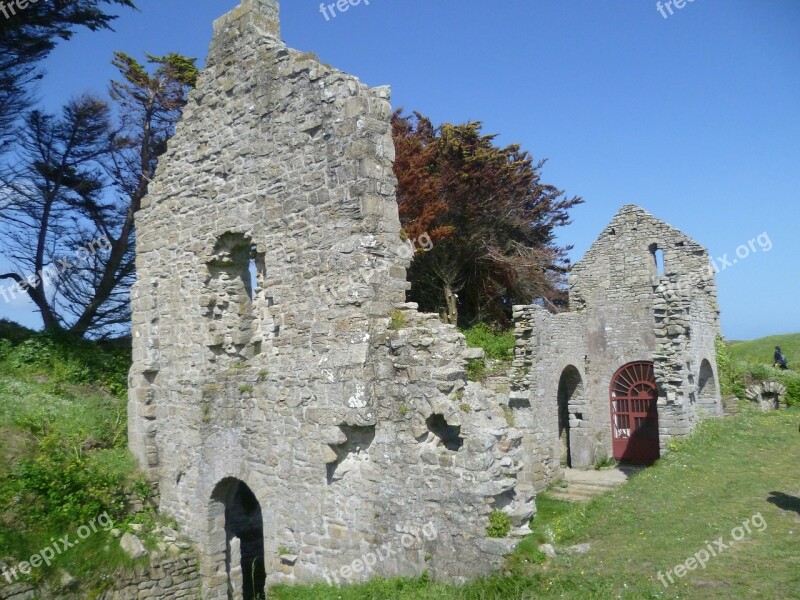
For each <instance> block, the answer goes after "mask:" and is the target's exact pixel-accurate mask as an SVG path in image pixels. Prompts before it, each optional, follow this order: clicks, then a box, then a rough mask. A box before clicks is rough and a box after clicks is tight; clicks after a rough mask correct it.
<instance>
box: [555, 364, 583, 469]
mask: <svg viewBox="0 0 800 600" xmlns="http://www.w3.org/2000/svg"><path fill="white" fill-rule="evenodd" d="M582 396H583V380H582V379H581V374H580V373H579V372H578V369H576V368H575V367H573V366H572V365H569V366H568V367H566V368H565V369H564V370H563V371H562V372H561V377H560V379H559V380H558V446H559V456H560V459H559V460H560V463H561V466H562V467H567V468H571V467H579V468H582V467H585V466H586V465H585V464H583V462H585V461H581V460H578V461H575V460H574V459H575V456H574V455H575V445H576V443H577V442H578V437H579V436H578V431H577V428H578V427H579V426H580V425H581V423H582V421H583V413H581V412H578V411H579V410H582V408H581V406H582ZM575 462H577V463H580V464H573V463H575Z"/></svg>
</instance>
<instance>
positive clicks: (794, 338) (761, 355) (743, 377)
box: [717, 333, 800, 405]
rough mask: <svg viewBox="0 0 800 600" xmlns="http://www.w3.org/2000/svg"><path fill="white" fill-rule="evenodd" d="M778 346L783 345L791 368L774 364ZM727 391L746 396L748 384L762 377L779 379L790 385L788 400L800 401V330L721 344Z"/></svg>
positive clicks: (793, 402)
mask: <svg viewBox="0 0 800 600" xmlns="http://www.w3.org/2000/svg"><path fill="white" fill-rule="evenodd" d="M775 346H780V347H781V350H782V351H783V353H784V355H786V357H787V359H788V363H789V370H788V371H783V370H780V369H775V368H773V366H772V360H773V353H774V352H775ZM717 357H718V361H719V365H720V379H721V381H722V391H723V394H735V395H736V396H738V397H739V398H742V397H743V396H744V390H745V388H746V387H747V386H748V385H750V384H752V383H757V382H759V381H766V380H768V379H777V380H779V381H780V382H781V383H783V385H785V386H786V390H787V392H786V400H787V402H789V404H791V405H797V404H800V334H799V333H793V334H787V335H772V336H769V337H764V338H760V339H757V340H751V341H748V342H729V343H728V344H726V345H722V344H718V345H717Z"/></svg>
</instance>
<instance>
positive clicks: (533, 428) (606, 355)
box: [510, 205, 721, 490]
mask: <svg viewBox="0 0 800 600" xmlns="http://www.w3.org/2000/svg"><path fill="white" fill-rule="evenodd" d="M659 251H660V252H661V253H663V260H662V261H661V263H660V264H661V265H662V266H661V270H660V269H659V261H658V260H657V258H656V254H657V253H658V252H659ZM569 283H570V306H571V310H572V312H568V313H562V314H558V315H551V314H550V313H549V312H548V311H546V310H544V309H543V308H540V307H536V306H518V307H515V313H514V319H515V326H516V327H515V335H516V339H517V350H516V358H515V362H514V375H513V377H512V395H511V401H510V406H511V407H512V408H513V409H514V412H513V414H514V422H515V425H516V426H517V427H519V428H520V429H522V430H523V432H524V434H523V445H524V447H525V449H526V450H525V455H526V456H527V457H529V461H530V462H529V461H526V465H525V468H524V471H523V478H524V480H525V481H526V482H528V483H531V484H532V485H534V487H535V489H537V490H539V489H542V488H544V487H546V486H547V485H550V484H552V483H554V482H555V481H557V480H558V479H559V477H560V476H561V467H563V466H566V465H569V466H572V467H575V468H587V467H590V466H591V465H593V464H594V463H596V462H598V461H600V460H603V459H604V458H606V457H609V456H611V412H610V404H609V403H610V398H609V386H610V383H611V380H612V377H613V376H614V374H615V372H616V371H617V370H618V369H619V368H620V367H622V366H624V365H626V364H628V363H632V362H637V361H648V362H649V361H652V362H653V363H654V367H655V380H656V384H657V389H658V419H659V443H660V448H661V451H662V452H665V451H666V448H667V444H668V443H669V441H670V440H671V439H672V438H674V437H681V436H685V435H688V434H689V433H690V432H691V430H692V428H693V427H694V425H695V424H696V422H697V421H698V419H699V418H701V417H702V416H710V415H719V414H720V413H721V401H720V397H719V389H718V385H717V381H718V378H717V367H716V352H715V346H714V342H715V340H716V337H717V336H718V335H719V309H718V305H717V300H716V285H715V282H714V276H713V272H712V271H711V268H710V263H709V257H708V253H707V252H706V250H705V249H704V248H703V247H702V246H700V245H699V244H697V243H696V242H694V241H693V240H691V239H690V238H688V237H687V236H686V235H685V234H683V233H682V232H680V231H679V230H677V229H675V228H673V227H671V226H670V225H668V224H666V223H664V222H663V221H660V220H659V219H657V218H655V217H653V216H652V215H651V214H649V213H648V212H646V211H644V210H643V209H641V208H639V207H637V206H633V205H628V206H624V207H622V209H620V211H619V213H618V214H617V215H616V216H615V217H614V219H613V220H612V221H611V222H610V223H609V225H608V226H607V227H606V228H605V230H604V231H603V233H602V234H601V235H600V237H599V238H598V240H597V241H596V242H595V243H594V244H593V245H592V246H591V248H590V249H589V251H588V252H587V253H586V255H585V256H584V257H583V259H582V260H581V261H579V262H578V263H577V264H575V265H574V267H573V269H572V271H571V275H570V278H569ZM559 407H561V409H559ZM559 410H560V411H561V413H560V414H559ZM530 457H538V458H536V459H533V460H530Z"/></svg>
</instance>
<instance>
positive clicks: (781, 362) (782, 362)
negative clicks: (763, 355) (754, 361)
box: [775, 346, 789, 371]
mask: <svg viewBox="0 0 800 600" xmlns="http://www.w3.org/2000/svg"><path fill="white" fill-rule="evenodd" d="M775 365H776V366H779V367H780V368H781V369H783V370H784V371H785V370H786V369H788V368H789V367H788V366H786V357H785V356H784V355H783V352H781V347H780V346H775Z"/></svg>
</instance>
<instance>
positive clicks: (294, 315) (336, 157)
mask: <svg viewBox="0 0 800 600" xmlns="http://www.w3.org/2000/svg"><path fill="white" fill-rule="evenodd" d="M277 14H278V13H277V4H276V3H275V2H273V1H272V0H243V2H242V5H241V6H240V7H238V8H236V9H235V10H233V11H232V12H231V13H229V14H228V15H226V16H224V17H223V18H221V19H219V20H218V21H217V22H216V23H215V25H214V31H215V33H214V40H213V42H212V45H211V50H210V54H209V57H208V61H207V66H206V68H205V69H204V70H203V72H202V74H201V77H200V79H199V83H198V86H197V89H196V90H194V91H193V92H192V93H191V95H190V99H189V104H188V105H187V107H186V109H185V111H184V115H183V118H182V119H181V121H180V123H179V125H178V127H177V131H176V134H175V136H174V137H173V138H172V140H171V141H170V144H169V150H168V151H167V153H166V154H165V155H164V157H163V158H162V160H161V161H160V164H159V169H158V172H157V175H156V178H155V181H154V182H153V183H152V185H151V188H150V194H149V196H148V197H147V198H146V199H145V201H144V202H143V205H142V209H141V211H140V212H139V213H138V214H137V222H136V227H137V274H138V281H137V283H136V284H135V286H134V288H133V290H132V293H131V299H132V304H133V340H134V364H133V367H132V369H131V373H130V401H129V440H130V447H131V450H132V451H133V452H134V454H135V455H136V457H137V459H138V460H139V462H140V464H141V465H142V466H143V467H144V468H145V469H146V470H147V472H148V473H149V474H150V477H151V479H152V481H153V484H154V485H155V486H157V489H158V490H159V493H160V509H161V510H162V511H163V512H165V513H168V514H169V515H171V516H173V517H174V518H175V519H176V520H177V521H178V523H179V524H180V525H181V528H182V531H183V532H184V533H185V534H186V535H188V537H189V538H190V539H191V540H192V541H193V542H194V543H195V544H196V546H197V548H198V549H199V552H200V561H199V567H200V571H201V575H202V582H203V596H204V597H205V598H227V593H228V592H227V590H228V586H229V585H232V586H234V587H236V588H237V589H238V588H239V587H243V586H244V587H246V586H247V585H255V586H256V587H262V586H263V585H265V584H267V585H268V584H272V583H286V582H295V581H323V580H324V581H335V582H339V583H348V582H353V581H358V580H365V579H368V578H369V577H372V576H374V575H385V576H394V575H419V574H420V573H422V572H423V571H424V570H428V571H430V572H431V574H432V575H433V576H434V577H435V578H437V579H442V580H451V581H464V580H466V579H467V578H469V577H474V576H476V575H479V574H483V573H488V572H490V571H492V570H493V569H496V568H498V567H499V566H500V565H501V564H502V563H503V555H504V553H505V552H507V551H508V550H509V549H510V548H511V547H512V546H513V543H514V542H513V541H512V540H495V539H489V538H487V537H486V526H487V525H488V523H489V518H490V515H491V513H492V512H493V511H495V510H502V511H504V512H505V513H507V514H508V515H509V516H511V519H512V522H513V525H514V531H513V534H514V535H522V534H524V533H525V532H526V531H527V522H528V520H529V518H530V517H531V516H532V514H533V513H534V510H535V508H534V494H535V493H536V492H537V491H540V490H542V489H544V488H545V487H546V486H547V485H549V484H551V483H553V482H554V481H555V480H557V479H558V478H559V477H560V476H561V473H562V468H563V467H564V466H572V467H576V468H589V467H591V466H592V465H593V464H594V463H595V462H596V461H598V460H601V459H603V458H605V457H607V456H609V454H610V451H611V449H610V446H611V442H610V437H611V427H610V414H609V381H610V378H611V376H612V375H613V374H614V372H615V371H616V369H618V368H619V367H620V366H622V365H624V364H625V363H627V362H631V361H636V360H647V361H656V364H657V367H656V373H657V379H658V383H659V395H660V396H659V417H660V426H661V431H660V434H661V442H662V446H665V445H666V443H667V442H668V441H669V439H671V438H672V437H673V436H678V435H685V434H686V433H687V432H688V431H689V430H690V429H691V427H692V425H693V424H694V422H695V421H696V420H697V418H698V417H699V416H700V414H701V412H705V413H712V412H714V410H715V409H716V407H717V406H718V405H719V398H718V392H717V391H716V383H715V382H716V371H715V369H716V367H715V360H714V354H713V348H714V346H713V341H714V339H715V335H716V332H717V331H718V321H717V311H716V296H715V294H716V291H715V288H714V284H713V277H711V278H709V277H708V276H707V275H708V274H707V273H706V274H705V278H702V279H698V281H697V282H695V281H694V280H695V279H696V278H697V277H699V275H700V274H702V269H701V266H704V263H703V261H704V260H706V261H707V255H705V254H704V250H702V248H701V247H699V246H698V245H697V244H696V243H694V242H692V241H691V240H689V239H688V238H686V236H684V235H683V234H681V233H680V232H678V231H677V230H675V229H673V228H671V227H669V226H668V225H666V224H665V223H663V222H661V221H658V220H657V219H655V218H654V217H652V216H651V215H649V214H648V213H646V212H645V211H643V210H641V209H639V208H637V207H634V206H627V207H623V209H622V210H621V211H620V213H619V214H618V215H617V216H616V217H615V219H614V220H613V221H612V223H611V224H610V225H609V227H608V228H607V229H606V230H605V231H604V233H603V235H601V237H600V239H598V241H597V242H596V243H595V244H594V245H593V246H592V248H591V249H590V250H589V252H588V253H587V255H586V257H585V258H584V259H583V260H582V261H581V262H580V263H578V264H577V265H575V268H574V270H573V273H572V276H571V278H570V294H571V300H572V306H573V311H572V312H570V313H564V314H559V315H552V314H550V313H548V312H547V311H545V310H544V309H542V308H539V307H535V306H528V307H516V308H515V313H514V318H515V323H516V336H517V347H516V352H515V359H514V363H513V369H512V373H511V376H510V387H511V389H510V392H509V393H508V394H507V395H506V393H505V392H504V391H502V390H501V389H500V388H501V387H502V386H490V387H485V386H484V385H482V384H480V383H476V382H469V381H467V376H466V370H465V365H466V361H467V360H469V359H476V358H479V356H480V351H476V350H474V349H468V348H467V347H466V344H465V340H464V337H463V336H462V335H461V334H460V333H459V332H458V331H457V330H456V329H455V328H454V327H452V326H449V325H444V324H442V323H441V322H440V321H439V319H438V316H437V315H431V314H421V313H419V312H418V311H417V307H416V306H415V305H413V304H406V303H405V292H406V289H407V287H408V284H407V280H406V268H407V267H408V265H409V257H410V253H409V252H408V247H407V246H406V244H405V243H404V242H403V240H402V239H401V231H400V222H399V218H398V209H397V203H396V199H395V191H396V187H397V182H396V180H395V178H394V175H393V171H392V161H393V159H394V145H393V140H392V137H391V124H390V117H391V113H392V108H391V105H390V102H389V96H390V92H389V89H388V88H386V87H379V88H369V87H367V86H366V85H364V84H362V83H361V82H359V81H358V80H357V79H356V78H354V77H352V76H349V75H346V74H344V73H341V72H339V71H337V70H335V69H333V68H332V67H329V66H327V65H324V64H322V63H321V62H319V61H318V60H317V59H316V57H315V56H314V55H311V54H307V53H301V52H298V51H295V50H292V49H289V48H287V47H286V46H285V44H283V43H282V42H281V41H280V38H279V23H278V19H277ZM654 249H663V251H664V252H665V255H666V261H667V265H668V266H667V269H666V270H665V272H664V273H663V275H660V274H659V273H658V271H657V269H656V266H655V262H654V258H653V250H654ZM705 264H707V262H706V263H705ZM688 282H691V285H688ZM704 361H705V362H704ZM701 407H702V408H703V411H700V410H699V409H700V408H701ZM420 532H425V535H421V534H420ZM248 573H249V574H250V581H252V582H253V583H252V584H248V577H247V574H248ZM133 585H134V584H133V582H132V583H131V586H133ZM137 585H138V584H137ZM131 589H133V587H131ZM138 589H139V588H138V587H137V590H138ZM148 589H150V588H148ZM152 589H156V588H155V587H154V588H152ZM140 591H141V590H140ZM145 593H149V592H146V591H145Z"/></svg>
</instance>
